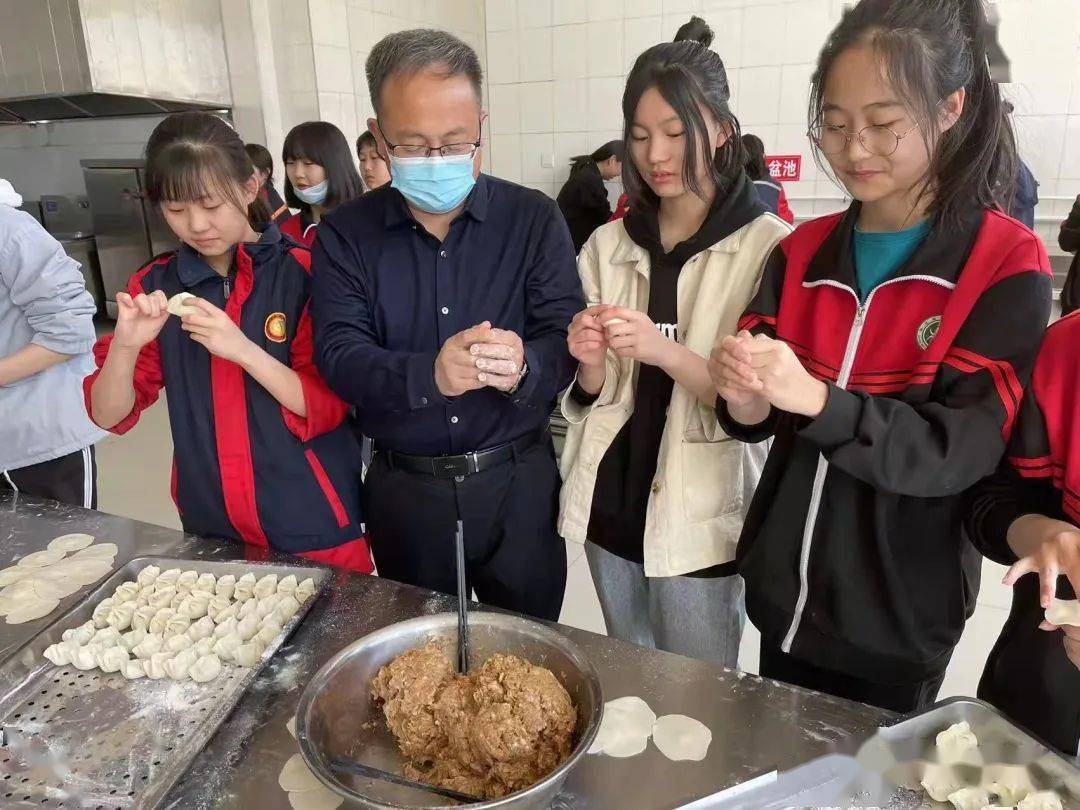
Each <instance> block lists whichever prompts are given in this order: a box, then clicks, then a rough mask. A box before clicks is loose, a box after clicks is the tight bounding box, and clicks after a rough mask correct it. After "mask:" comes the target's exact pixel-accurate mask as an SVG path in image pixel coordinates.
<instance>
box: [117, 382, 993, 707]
mask: <svg viewBox="0 0 1080 810" xmlns="http://www.w3.org/2000/svg"><path fill="white" fill-rule="evenodd" d="M171 452H172V442H171V439H170V436H169V427H168V415H167V413H166V409H165V404H164V399H163V400H162V402H160V403H159V404H157V405H155V406H154V407H153V408H151V409H149V410H148V411H146V412H145V413H144V414H143V416H142V420H141V421H140V422H139V424H138V425H137V426H136V427H135V428H134V429H133V430H132V431H131V432H130V433H128V434H127V435H126V436H123V437H120V438H116V437H111V438H109V439H107V440H105V441H104V442H103V443H102V444H100V445H99V446H98V468H99V484H100V507H101V508H102V509H103V510H105V511H107V512H113V513H115V514H119V515H126V516H128V517H132V518H136V519H138V520H144V521H147V522H150V523H158V524H161V525H165V526H172V527H177V528H178V527H179V525H180V522H179V520H178V518H177V516H176V510H175V509H174V507H173V504H172V500H171V499H170V497H169V470H170V455H171ZM567 560H568V562H569V565H570V569H569V573H568V577H567V588H566V601H565V602H564V604H563V611H562V618H561V621H562V622H564V623H565V624H569V625H572V626H574V627H580V628H582V629H585V630H592V631H594V632H597V633H603V632H604V619H603V616H602V615H601V613H600V603H599V601H597V597H596V591H595V590H594V588H593V585H592V579H591V578H590V576H589V564H588V561H587V560H586V559H585V555H584V552H583V549H582V547H581V546H580V545H578V544H576V543H570V544H568V547H567ZM1003 572H1004V569H1002V568H1001V566H998V565H995V564H993V563H989V562H987V563H986V564H985V565H984V568H983V582H982V592H981V594H980V596H979V606H978V609H977V610H976V611H975V615H974V617H972V619H971V621H970V622H969V623H968V626H967V629H966V631H965V632H964V637H963V639H962V640H961V641H960V645H959V646H958V647H957V649H956V652H955V653H954V655H953V658H952V664H951V666H950V667H949V672H948V676H947V678H946V680H945V685H944V687H943V688H942V692H941V696H942V697H948V696H951V695H973V694H974V693H975V689H976V687H977V685H978V679H979V675H980V674H981V672H982V668H983V664H984V662H985V661H986V655H987V653H988V652H989V650H990V647H991V646H992V645H993V643H994V641H995V639H996V638H997V636H998V632H999V631H1000V629H1001V625H1002V623H1003V622H1004V621H1005V617H1006V616H1007V615H1008V608H1009V603H1010V594H1009V589H1008V588H1006V587H1005V586H1003V585H1002V584H1001V577H1002V574H1003ZM758 640H759V636H758V633H757V631H756V630H755V629H754V628H753V627H752V626H748V627H747V630H746V633H745V635H744V637H743V644H742V649H741V652H740V658H739V662H740V666H741V668H742V669H745V670H747V671H749V672H756V670H757V662H758Z"/></svg>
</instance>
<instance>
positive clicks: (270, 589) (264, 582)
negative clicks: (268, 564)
mask: <svg viewBox="0 0 1080 810" xmlns="http://www.w3.org/2000/svg"><path fill="white" fill-rule="evenodd" d="M277 583H278V575H277V574H267V575H266V576H264V577H263V578H262V579H260V580H259V581H258V582H256V583H255V588H254V589H253V590H252V591H251V595H252V596H254V597H255V598H256V599H262V598H263V597H264V596H269V595H270V594H272V593H277Z"/></svg>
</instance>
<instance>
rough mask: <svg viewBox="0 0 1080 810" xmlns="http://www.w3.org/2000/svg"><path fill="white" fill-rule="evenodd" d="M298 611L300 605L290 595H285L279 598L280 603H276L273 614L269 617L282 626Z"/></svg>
mask: <svg viewBox="0 0 1080 810" xmlns="http://www.w3.org/2000/svg"><path fill="white" fill-rule="evenodd" d="M298 610H300V603H299V602H298V601H296V597H295V596H292V595H291V594H286V595H285V596H283V597H281V601H280V602H278V603H277V607H275V608H274V612H273V613H272V614H271V615H272V616H274V617H275V618H276V619H277V620H278V621H279V622H281V623H282V624H285V622H287V621H288V620H289V619H291V618H292V617H293V616H295V615H296V612H297V611H298Z"/></svg>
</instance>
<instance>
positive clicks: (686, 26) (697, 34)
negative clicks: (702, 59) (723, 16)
mask: <svg viewBox="0 0 1080 810" xmlns="http://www.w3.org/2000/svg"><path fill="white" fill-rule="evenodd" d="M687 40H689V41H692V42H696V43H698V44H699V45H701V46H703V47H705V48H708V47H709V46H710V45H712V41H713V30H712V29H711V28H710V27H709V24H708V23H707V22H705V20H703V19H701V17H697V16H694V17H691V18H690V21H689V22H685V23H683V24H682V26H680V27H679V30H678V31H677V32H676V33H675V40H674V41H675V42H684V41H687Z"/></svg>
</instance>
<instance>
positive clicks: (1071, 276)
mask: <svg viewBox="0 0 1080 810" xmlns="http://www.w3.org/2000/svg"><path fill="white" fill-rule="evenodd" d="M1058 245H1059V246H1060V247H1061V249H1062V250H1064V251H1065V252H1066V253H1074V254H1076V255H1074V256H1073V260H1072V264H1071V265H1070V266H1069V273H1068V275H1067V276H1065V284H1064V286H1063V287H1062V288H1061V314H1062V315H1068V314H1069V313H1070V312H1073V311H1075V310H1077V309H1080V194H1078V195H1077V196H1076V202H1074V203H1073V207H1072V211H1070V212H1069V216H1068V217H1067V218H1066V219H1065V221H1064V222H1062V223H1061V231H1060V232H1059V233H1058Z"/></svg>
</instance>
